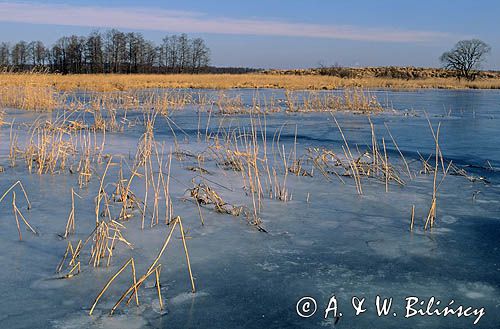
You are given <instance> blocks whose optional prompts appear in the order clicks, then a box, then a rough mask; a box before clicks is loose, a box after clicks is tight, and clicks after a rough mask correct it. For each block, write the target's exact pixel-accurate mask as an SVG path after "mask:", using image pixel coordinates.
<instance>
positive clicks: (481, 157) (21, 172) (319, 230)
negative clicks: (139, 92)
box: [0, 90, 500, 328]
mask: <svg viewBox="0 0 500 329" xmlns="http://www.w3.org/2000/svg"><path fill="white" fill-rule="evenodd" d="M208 92H211V91H208ZM232 93H235V94H238V93H239V94H242V95H243V99H244V101H245V102H246V103H248V104H251V102H252V96H253V94H254V91H253V90H236V91H232ZM260 93H261V94H266V93H267V95H270V94H272V93H274V94H276V97H278V98H280V97H283V95H282V91H279V90H268V91H260ZM377 95H378V97H379V99H380V100H381V101H385V100H387V102H388V103H390V104H391V105H392V107H393V108H394V109H395V111H394V112H392V111H388V112H386V113H383V114H377V115H372V117H371V119H372V121H373V122H374V124H375V127H376V131H377V135H378V137H379V139H381V138H382V137H384V138H385V140H386V142H387V146H388V152H389V156H390V157H391V159H392V160H393V161H394V162H397V163H399V164H400V165H401V163H400V160H399V157H398V154H397V151H396V149H395V148H394V146H393V145H392V143H390V137H389V136H388V134H387V132H386V128H385V127H384V123H385V124H387V126H388V127H389V128H390V130H391V133H392V135H393V136H394V137H395V139H396V141H397V143H398V146H399V147H400V149H401V150H402V152H403V153H404V154H405V156H406V158H407V160H408V162H410V163H411V166H412V169H414V171H417V170H418V169H419V168H420V164H419V163H418V159H419V156H418V154H417V151H419V152H420V153H421V154H422V155H423V156H424V157H427V156H429V155H431V154H432V153H433V152H434V141H433V138H432V135H431V133H430V129H429V127H428V122H427V119H426V114H425V113H428V116H429V118H430V121H431V122H432V123H433V124H434V125H435V126H436V125H437V123H438V122H441V135H440V144H441V147H442V150H443V155H444V157H445V158H446V159H447V160H453V162H454V163H455V164H457V165H460V166H462V167H463V168H465V169H466V170H467V171H468V172H470V173H472V174H474V175H481V176H484V177H486V178H487V179H488V181H489V182H490V183H489V184H484V183H482V182H474V183H473V182H470V181H468V180H467V179H465V178H464V177H460V176H452V175H449V176H447V177H446V179H445V180H444V182H443V185H442V186H441V187H440V190H439V192H438V201H437V202H438V207H437V221H436V227H435V228H434V229H433V231H432V232H424V231H423V230H422V227H423V218H424V217H425V216H426V215H427V212H428V210H429V206H430V201H431V197H432V175H417V177H416V178H414V179H412V180H411V181H409V182H408V184H407V185H406V186H404V187H398V186H396V185H394V184H392V185H391V186H390V188H389V192H387V193H386V192H385V186H384V184H383V183H380V182H375V181H372V180H369V179H364V180H363V192H364V193H363V195H361V196H360V195H358V194H357V193H356V189H355V186H354V183H353V181H352V179H349V178H346V184H342V183H341V182H340V181H339V180H337V179H335V178H334V177H333V179H332V180H331V181H330V182H328V181H326V180H325V179H324V177H323V176H322V175H321V174H320V173H319V172H316V173H315V175H314V177H295V176H293V175H289V176H288V180H289V181H288V184H289V188H290V190H291V192H292V193H293V198H292V200H291V201H289V202H287V203H283V202H280V201H277V200H269V199H267V198H266V199H264V200H263V208H262V212H261V214H260V217H261V218H262V220H263V223H264V224H263V226H264V227H265V229H266V230H267V231H268V233H267V234H266V233H262V232H258V231H257V230H256V229H255V228H254V227H252V226H251V225H248V224H246V222H245V221H244V220H243V219H241V218H238V217H232V216H228V215H224V214H218V213H215V212H213V211H212V210H210V209H208V208H203V209H202V213H203V216H204V218H205V226H203V227H202V226H201V225H200V220H199V217H198V210H197V207H196V205H195V204H194V203H192V202H189V201H183V196H184V195H185V193H184V192H185V190H186V189H187V188H188V187H191V186H192V184H191V179H192V178H193V177H194V176H196V173H194V172H192V171H189V170H186V167H187V166H189V165H193V164H196V161H193V160H191V159H186V160H184V161H183V162H179V161H176V160H174V161H173V167H172V177H173V180H172V182H171V191H172V196H173V202H174V210H175V214H176V215H180V216H181V217H182V218H183V221H184V226H185V229H186V231H187V232H188V233H187V235H188V236H189V239H188V240H187V241H188V242H187V243H188V248H189V252H190V258H191V265H192V268H193V273H194V276H195V280H196V285H197V288H198V292H197V293H195V294H194V295H193V294H192V293H190V292H189V291H190V283H189V277H188V274H187V269H186V267H185V259H184V256H183V249H182V244H181V242H180V239H179V238H180V235H179V234H178V233H175V234H174V239H173V243H172V245H171V246H170V247H169V248H168V249H167V251H166V253H165V255H164V256H163V258H162V260H161V263H162V272H161V284H162V294H163V297H164V302H165V305H166V310H165V311H160V310H159V304H158V299H157V295H156V288H155V287H154V286H153V285H152V283H149V282H148V284H147V285H146V286H145V287H144V288H145V289H143V290H141V293H140V296H139V297H140V301H141V305H140V307H135V306H130V307H124V306H122V307H121V308H120V309H119V310H118V311H117V313H116V314H115V315H114V316H108V312H109V310H110V308H111V307H112V306H113V304H114V302H115V301H116V300H117V299H118V297H119V296H120V295H121V293H122V292H123V290H124V289H125V288H126V287H127V286H128V285H129V284H130V276H127V275H125V276H123V277H119V278H118V279H117V280H116V282H114V283H113V285H112V286H111V287H110V289H109V291H108V292H107V293H106V294H105V295H104V297H103V298H102V300H101V301H100V303H99V304H98V306H97V308H96V312H95V314H94V315H93V316H89V315H88V311H89V309H90V307H91V305H92V303H93V300H94V298H95V297H96V295H97V294H98V293H99V291H100V290H101V288H102V287H103V285H104V284H105V283H106V282H107V280H108V279H109V277H110V276H111V275H112V274H114V273H115V272H116V271H117V270H118V268H119V267H120V266H121V265H122V264H123V263H124V262H125V261H126V260H127V259H129V258H130V257H134V259H136V261H137V267H138V272H139V273H143V272H144V271H145V269H146V268H147V266H149V264H150V263H151V262H152V260H153V259H154V258H155V256H156V254H157V252H158V250H159V248H160V247H161V244H162V242H163V240H164V239H165V236H166V234H167V233H168V230H169V228H168V227H167V226H165V225H159V226H156V227H154V228H149V226H147V227H146V228H145V230H144V231H142V230H141V229H140V220H138V219H137V218H135V219H133V220H131V221H129V222H127V223H126V226H127V229H126V230H125V231H124V232H125V236H126V238H127V239H128V240H129V241H131V242H132V243H133V245H134V249H129V248H127V247H126V246H124V245H122V244H121V245H119V246H118V247H117V248H116V250H115V252H114V256H113V258H112V261H111V265H110V267H109V268H106V267H101V268H93V267H91V266H88V265H86V264H82V273H81V274H80V275H78V276H75V277H73V278H71V279H67V280H62V279H58V278H57V275H56V274H55V269H56V266H57V264H58V263H59V261H60V259H61V257H62V256H63V254H64V250H65V248H66V244H67V241H66V240H63V239H61V238H60V236H59V235H60V234H62V233H64V227H65V225H66V220H67V218H68V214H69V211H70V206H71V203H70V200H71V199H70V198H71V194H70V191H71V187H74V188H75V190H77V192H78V193H79V194H80V195H81V196H82V199H77V200H76V215H75V220H76V234H75V236H72V237H71V240H72V241H77V240H78V239H82V238H85V237H86V236H87V235H88V234H89V233H90V232H91V231H92V229H93V226H94V223H95V215H94V198H95V196H96V195H97V191H98V187H99V181H98V179H93V180H91V182H90V184H89V186H88V187H85V188H83V189H81V190H80V189H78V186H77V185H78V184H77V177H76V175H71V174H69V173H62V174H55V175H50V174H47V175H42V176H38V175H36V174H31V175H30V174H28V172H27V170H26V168H25V166H24V164H23V163H22V162H21V161H19V164H18V166H17V167H14V168H11V167H9V161H8V149H9V145H8V144H9V130H10V127H9V126H8V125H4V126H3V127H1V128H0V165H2V166H3V167H5V169H6V171H5V172H4V173H0V191H4V190H6V189H7V188H8V187H9V186H10V185H12V183H14V182H15V181H16V180H21V181H22V183H23V184H24V186H25V188H26V190H27V191H28V195H29V197H30V200H31V203H32V209H31V210H27V209H26V204H25V203H23V201H22V199H19V205H18V206H19V207H20V209H21V211H22V212H23V214H24V215H25V216H26V217H27V219H28V220H29V221H30V223H31V224H32V225H33V226H34V227H35V228H36V230H37V231H39V234H38V235H36V236H35V235H32V234H31V233H29V232H27V231H23V241H19V240H18V237H17V229H16V225H15V220H14V217H13V214H12V207H11V205H10V202H11V199H10V197H7V198H6V200H4V202H2V203H1V204H0V218H1V220H0V249H1V250H2V251H1V252H0V264H1V267H2V268H1V269H0V291H2V298H1V299H0V310H1V312H0V321H1V322H0V323H1V327H5V328H49V327H56V328H159V327H168V328H202V327H205V328H284V327H290V328H297V327H304V328H314V327H321V326H324V327H338V328H374V327H376V328H403V327H406V328H410V327H411V328H470V327H472V322H473V320H472V319H471V318H468V319H464V318H460V319H457V318H452V317H448V318H443V317H439V318H438V317H414V318H412V319H405V318H404V317H403V312H404V302H403V301H404V298H405V297H406V296H419V297H421V298H429V297H431V296H435V297H437V298H439V299H440V300H442V301H443V302H444V303H447V302H448V301H449V300H450V299H454V300H455V301H456V303H460V304H463V305H472V306H475V307H485V309H486V315H485V316H484V317H483V318H482V319H481V321H480V322H479V324H478V325H477V326H476V327H477V328H494V327H496V326H497V325H498V324H499V323H500V302H499V301H500V290H499V288H498V287H499V286H500V253H499V246H500V241H499V232H500V220H499V215H498V214H499V210H500V209H499V200H500V199H499V196H500V189H499V184H500V174H499V172H498V170H493V169H495V168H498V167H500V148H499V147H498V145H499V142H500V139H499V137H498V136H499V135H498V127H500V116H499V115H498V111H499V110H500V108H499V107H500V92H498V91H444V90H422V91H415V92H387V91H380V92H377ZM405 114H411V115H405ZM134 115H136V116H137V117H139V118H142V114H140V113H137V114H134V113H128V117H129V118H131V117H133V116H134ZM335 116H336V118H337V120H338V121H339V123H340V125H341V126H342V129H343V131H344V133H345V135H346V138H347V139H348V141H349V144H350V145H351V147H353V148H355V145H358V147H359V148H360V149H365V148H366V145H369V144H370V142H371V135H370V127H369V125H368V119H367V117H366V116H364V115H355V114H351V113H337V114H335ZM38 117H39V115H38V114H33V113H27V112H20V111H17V110H8V111H7V114H6V117H5V120H6V121H8V122H10V121H11V120H12V119H14V118H15V123H14V127H15V129H16V130H17V131H19V136H20V143H21V142H22V140H23V138H26V133H27V132H28V128H29V123H30V122H33V120H35V119H37V118H38ZM171 119H172V120H173V121H174V122H175V123H176V124H177V125H178V126H179V127H182V129H183V131H184V132H181V131H180V130H179V129H178V128H174V131H175V133H176V135H177V137H178V139H179V147H180V148H181V149H184V150H189V151H191V152H193V153H197V152H202V151H205V150H206V149H207V144H206V143H205V142H203V141H202V142H197V138H196V136H197V125H198V114H197V113H196V112H195V111H194V110H193V109H186V110H182V111H178V112H175V113H174V114H173V115H172V116H171ZM207 119H208V118H207V117H206V115H204V116H203V117H202V123H201V126H202V127H205V126H206V122H207ZM211 120H212V121H211V125H210V129H209V130H210V131H217V129H218V128H219V126H220V125H222V126H229V125H231V126H232V127H235V126H240V127H243V126H247V127H248V125H249V121H250V120H249V117H248V116H247V115H237V116H232V117H222V116H217V115H213V117H212V118H211ZM266 121H267V122H266V123H267V132H268V135H269V136H268V138H269V139H271V140H272V138H273V133H274V131H275V129H279V128H280V127H281V126H282V125H283V123H285V122H286V126H285V127H284V128H283V131H282V134H281V142H282V143H284V144H285V147H286V148H287V149H288V150H290V149H291V147H292V146H293V141H294V137H295V125H297V126H298V134H297V142H298V145H297V147H298V149H299V150H301V152H303V151H304V149H305V148H306V147H310V146H312V147H326V148H333V149H335V150H337V152H339V150H341V145H342V138H341V136H340V134H339V133H338V130H337V128H336V126H335V123H334V121H333V118H332V116H331V115H330V114H326V113H310V114H303V113H299V114H284V113H279V114H278V113H277V114H270V115H268V116H267V117H266ZM23 123H28V125H25V124H23ZM142 132H143V127H142V126H136V127H133V128H130V129H127V130H126V131H125V132H124V133H107V135H106V146H105V153H111V154H113V156H114V158H115V159H118V158H119V157H120V156H123V158H124V159H128V157H129V154H132V156H133V154H134V153H135V150H136V146H137V140H138V138H139V136H140V135H141V134H142ZM184 133H186V134H187V135H188V136H185V134H184ZM204 133H205V132H204V131H203V134H204ZM155 137H156V139H157V141H159V142H162V143H165V149H166V150H167V151H168V150H169V149H170V148H171V147H173V144H174V138H173V134H172V131H171V130H170V128H169V127H168V125H167V123H166V120H164V119H162V118H159V119H158V121H157V123H156V128H155ZM487 161H489V163H490V164H491V165H492V167H493V169H489V168H488V165H487ZM203 166H204V168H205V169H207V170H209V172H211V173H212V175H207V176H206V177H207V178H209V179H210V180H212V181H214V182H216V183H217V184H220V185H221V186H224V188H221V187H217V185H214V186H215V187H216V188H217V191H218V192H219V193H220V194H221V196H222V197H223V198H224V199H225V200H227V201H228V202H231V203H236V204H241V205H247V206H250V205H251V203H252V199H251V197H250V196H249V195H247V194H246V193H245V191H243V189H242V187H243V183H242V179H241V175H240V174H238V173H235V172H232V171H227V170H222V169H221V168H219V167H217V166H216V164H215V163H214V161H207V162H206V163H204V164H203ZM103 169H104V168H103V167H102V166H101V167H99V168H98V170H99V171H100V172H102V170H103ZM116 175H117V169H116V168H113V169H111V171H110V174H109V175H108V177H109V179H107V180H106V181H107V182H108V181H109V182H114V181H115V179H116V177H117V176H116ZM141 188H142V187H141V185H140V184H137V186H135V190H136V191H138V193H141ZM477 191H479V192H480V193H476V192H477ZM474 193H476V194H475V195H476V196H475V198H473V195H474ZM308 194H309V202H307V199H308ZM18 195H19V194H18ZM412 205H415V209H416V213H415V215H416V216H415V226H416V229H415V230H414V232H409V221H410V211H411V206H412ZM86 255H87V256H88V251H87V254H86ZM127 273H129V272H127ZM333 294H335V295H336V296H337V298H338V299H339V303H340V307H341V311H343V313H344V314H343V315H344V316H343V317H342V318H341V319H340V320H339V321H338V323H337V324H334V323H335V321H334V320H333V319H331V318H329V319H324V318H323V314H322V312H323V311H322V310H321V309H322V308H323V309H324V308H325V307H326V304H327V303H328V300H329V298H330V297H331V296H332V295H333ZM377 295H381V296H384V297H393V298H394V300H395V302H394V303H395V306H394V307H395V311H396V312H397V313H398V314H400V315H398V317H392V316H388V317H381V318H378V317H377V316H376V314H375V311H374V310H373V300H374V299H375V296H377ZM303 296H313V297H314V298H315V299H316V300H317V301H318V304H319V307H320V309H319V310H318V313H317V314H315V316H313V317H311V318H308V319H302V318H300V317H298V316H297V314H296V312H295V304H296V302H297V301H298V300H299V299H300V298H301V297H303ZM352 296H364V297H366V298H367V300H369V303H370V304H369V305H370V306H372V309H371V310H369V311H367V313H366V314H363V315H362V316H359V317H355V316H354V313H353V310H352V307H350V298H351V297H352Z"/></svg>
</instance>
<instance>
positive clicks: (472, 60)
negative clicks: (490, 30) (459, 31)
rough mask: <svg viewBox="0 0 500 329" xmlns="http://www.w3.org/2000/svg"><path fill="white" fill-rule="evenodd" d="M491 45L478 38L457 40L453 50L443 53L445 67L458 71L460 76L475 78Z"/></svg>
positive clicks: (442, 60) (442, 58)
mask: <svg viewBox="0 0 500 329" xmlns="http://www.w3.org/2000/svg"><path fill="white" fill-rule="evenodd" d="M490 51H491V47H490V46H489V45H488V44H486V43H485V42H484V41H481V40H478V39H472V40H462V41H459V42H457V44H456V45H455V47H453V49H452V50H450V51H447V52H445V53H444V54H442V55H441V57H440V60H441V62H442V63H443V64H444V67H445V68H448V69H451V70H455V71H457V75H458V78H459V79H460V78H462V77H463V78H465V79H467V80H474V79H475V78H476V75H477V72H476V70H478V69H479V68H480V66H481V64H482V63H483V62H484V60H485V58H486V55H488V53H489V52H490Z"/></svg>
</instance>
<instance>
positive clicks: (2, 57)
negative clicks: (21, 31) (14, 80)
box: [0, 42, 10, 67]
mask: <svg viewBox="0 0 500 329" xmlns="http://www.w3.org/2000/svg"><path fill="white" fill-rule="evenodd" d="M9 65H10V45H9V44H8V43H7V42H2V43H0V66H1V67H8V66H9Z"/></svg>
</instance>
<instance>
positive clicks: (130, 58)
mask: <svg viewBox="0 0 500 329" xmlns="http://www.w3.org/2000/svg"><path fill="white" fill-rule="evenodd" d="M209 64H210V49H209V48H208V47H207V45H206V44H205V41H204V40H203V39H201V38H189V37H188V36H187V35H186V34H181V35H169V36H165V37H164V38H163V39H162V41H161V43H160V44H158V45H156V44H154V43H153V42H152V41H149V40H145V39H144V37H143V35H142V34H141V33H135V32H129V33H124V32H121V31H118V30H116V29H112V30H109V31H106V32H104V33H102V32H100V31H94V32H92V33H90V35H88V36H77V35H71V36H63V37H61V38H59V39H58V40H57V41H56V42H55V43H54V44H53V45H52V46H51V47H47V46H45V45H44V44H43V42H42V41H32V42H26V41H19V42H17V43H15V44H9V43H6V42H1V43H0V67H2V68H3V69H9V70H12V71H17V72H22V71H29V70H34V69H35V70H46V71H49V72H57V73H63V74H67V73H199V72H205V71H207V70H208V69H209Z"/></svg>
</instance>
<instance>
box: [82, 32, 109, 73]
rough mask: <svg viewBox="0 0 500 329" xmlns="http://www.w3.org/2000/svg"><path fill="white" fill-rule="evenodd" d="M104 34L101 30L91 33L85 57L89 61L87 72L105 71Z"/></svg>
mask: <svg viewBox="0 0 500 329" xmlns="http://www.w3.org/2000/svg"><path fill="white" fill-rule="evenodd" d="M102 47H103V41H102V35H101V33H99V31H94V32H92V33H90V35H89V36H88V37H87V40H86V43H85V58H86V62H87V72H90V73H102V72H103V71H104V53H103V49H102Z"/></svg>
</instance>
